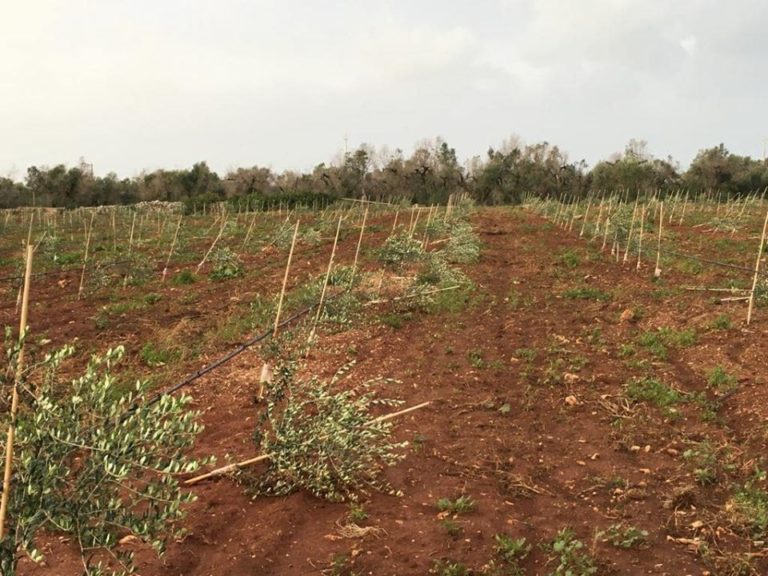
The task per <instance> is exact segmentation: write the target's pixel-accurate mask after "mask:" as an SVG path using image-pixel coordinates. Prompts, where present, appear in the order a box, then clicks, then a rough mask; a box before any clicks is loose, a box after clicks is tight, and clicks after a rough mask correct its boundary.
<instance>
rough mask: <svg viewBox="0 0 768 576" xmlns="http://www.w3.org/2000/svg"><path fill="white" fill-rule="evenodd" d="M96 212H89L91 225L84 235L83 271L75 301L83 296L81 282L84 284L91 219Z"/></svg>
mask: <svg viewBox="0 0 768 576" xmlns="http://www.w3.org/2000/svg"><path fill="white" fill-rule="evenodd" d="M94 216H96V212H91V224H90V226H88V230H87V231H86V234H85V254H83V270H82V271H81V272H80V286H79V287H78V288H77V299H78V300H80V297H81V296H82V295H83V282H85V266H86V265H87V264H88V250H89V249H90V247H91V236H92V235H93V218H94Z"/></svg>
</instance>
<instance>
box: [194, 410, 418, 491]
mask: <svg viewBox="0 0 768 576" xmlns="http://www.w3.org/2000/svg"><path fill="white" fill-rule="evenodd" d="M430 404H431V402H429V401H427V402H422V403H421V404H416V406H411V407H410V408H405V409H403V410H399V411H398V412H392V413H390V414H384V415H383V416H379V417H377V418H374V419H373V420H371V421H370V422H369V424H374V423H376V422H385V421H387V420H392V419H393V418H397V417H398V416H402V415H404V414H408V413H409V412H414V411H415V410H420V409H421V408H424V407H425V406H429V405H430ZM271 457H272V454H262V455H261V456H256V457H255V458H249V459H248V460H243V461H242V462H235V463H234V464H229V465H227V466H222V467H221V468H216V470H211V471H210V472H206V473H205V474H201V475H200V476H195V477H194V478H190V479H189V480H186V481H185V482H184V484H186V485H187V486H191V485H192V484H197V483H198V482H200V481H201V480H205V479H207V478H211V477H213V476H221V475H222V474H226V473H228V472H233V471H235V470H241V469H243V468H246V467H248V466H251V465H253V464H256V463H258V462H262V461H264V460H269V459H270V458H271Z"/></svg>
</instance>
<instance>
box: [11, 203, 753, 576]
mask: <svg viewBox="0 0 768 576" xmlns="http://www.w3.org/2000/svg"><path fill="white" fill-rule="evenodd" d="M473 224H474V226H475V229H476V232H477V233H478V234H479V236H480V238H481V240H482V242H483V251H482V255H481V259H480V261H479V262H478V263H477V264H473V265H468V266H465V267H464V269H465V270H466V272H467V273H468V274H469V276H470V277H471V278H472V280H473V281H474V282H475V284H476V288H475V291H474V293H473V294H472V296H471V297H470V299H469V301H468V302H467V304H466V305H465V306H464V307H462V309H461V310H460V311H458V312H444V313H440V314H426V313H417V314H415V316H414V317H413V318H410V319H409V318H407V317H404V318H403V322H404V323H403V324H402V326H401V327H400V328H393V327H391V326H390V325H385V324H384V323H381V322H380V321H379V316H378V314H383V313H385V312H388V311H390V310H389V309H387V305H383V306H380V307H378V308H379V309H378V310H374V308H376V307H371V308H368V309H367V310H368V311H369V312H368V317H367V318H366V319H365V321H362V322H360V323H358V324H357V325H356V326H355V327H354V328H353V329H350V330H348V331H345V332H342V333H337V334H326V335H323V336H322V337H321V340H320V345H319V347H318V348H317V349H316V350H315V351H314V352H313V353H312V355H311V356H310V358H309V359H308V364H307V371H308V372H311V373H315V374H319V375H321V376H328V375H331V374H333V373H334V372H335V370H336V369H337V368H338V367H339V366H341V365H342V364H344V363H345V362H348V361H349V360H350V359H352V358H354V359H356V360H357V366H356V367H355V369H354V372H353V378H355V379H358V380H363V379H365V378H368V377H371V376H378V375H381V376H387V377H393V378H397V379H398V380H400V381H401V382H402V384H401V385H398V386H397V387H392V388H390V389H388V390H386V391H385V393H386V395H387V396H392V397H397V398H399V399H402V400H404V401H405V404H406V405H413V404H416V403H419V402H423V401H426V400H430V401H432V405H431V406H429V407H428V408H426V409H424V410H421V411H419V412H415V413H413V414H409V415H407V416H404V417H402V418H401V419H399V420H397V421H396V422H395V430H396V434H397V437H398V438H400V439H402V440H408V441H409V442H410V443H411V445H410V447H409V448H408V449H407V456H406V458H405V460H404V461H403V462H401V463H400V464H398V465H397V466H395V467H394V468H392V469H390V470H389V471H388V473H387V478H388V480H389V481H390V482H391V484H392V485H393V486H394V487H395V488H397V489H399V490H402V492H403V496H402V497H395V496H388V495H384V494H380V493H373V494H371V495H370V497H369V498H368V499H367V500H366V501H365V502H364V504H363V506H364V510H365V512H366V513H367V514H368V518H367V519H366V520H365V521H363V522H361V525H363V526H370V527H373V528H375V530H371V531H370V532H369V534H368V535H366V536H364V537H361V538H351V539H350V538H345V537H343V536H342V535H341V534H340V533H339V525H340V524H343V523H344V522H345V521H346V518H347V515H348V512H349V508H348V506H346V505H344V504H332V503H328V502H325V501H321V500H318V499H316V498H313V497H310V496H308V495H307V494H304V493H295V494H292V495H290V496H286V497H279V498H274V497H273V498H269V497H258V498H255V499H252V498H250V497H249V496H248V495H247V494H246V493H245V492H244V490H243V488H242V487H241V486H239V485H238V484H237V483H235V482H234V481H233V480H232V479H230V478H226V477H225V478H220V479H217V480H214V481H209V482H205V483H202V484H200V485H198V486H196V487H195V488H194V489H193V491H194V493H195V495H196V496H197V500H196V501H195V502H194V503H193V504H192V505H190V506H189V508H188V515H187V518H186V520H185V521H184V527H185V528H186V529H187V530H188V535H187V536H186V537H185V538H184V539H183V540H182V541H178V542H171V543H169V547H168V552H167V553H166V555H165V556H164V557H162V558H156V557H155V556H154V555H153V554H152V552H151V551H149V550H147V549H146V548H145V547H144V546H142V545H138V546H136V550H137V557H138V567H139V573H140V574H142V575H143V576H160V575H163V576H177V575H179V576H207V575H251V574H253V575H256V574H260V575H261V574H263V575H286V576H294V575H304V574H339V575H342V574H370V575H376V576H384V575H398V576H405V575H425V574H428V573H430V570H432V569H433V568H434V566H435V565H436V562H437V561H451V562H457V563H458V562H460V563H462V564H464V565H465V566H466V567H467V568H468V569H470V570H472V573H475V574H481V573H483V572H482V568H483V566H485V565H486V564H487V563H488V562H489V561H490V560H492V559H493V558H494V557H495V553H494V546H495V541H494V535H496V534H498V533H502V532H503V533H507V534H509V535H511V536H514V537H520V536H524V537H525V538H526V539H527V541H528V542H529V543H531V544H533V545H534V547H533V549H532V551H531V554H530V555H529V557H528V558H527V559H526V560H525V561H524V562H523V563H522V566H523V568H524V570H525V573H526V574H532V575H533V574H541V575H544V574H549V573H550V572H552V571H553V570H554V569H555V567H556V565H557V563H556V562H555V563H553V561H552V559H551V555H550V554H548V552H547V550H545V547H546V544H547V543H549V542H551V540H552V539H553V537H554V536H555V535H556V533H557V532H558V531H559V530H561V529H562V528H564V527H572V528H573V529H574V530H575V532H576V534H577V536H578V537H579V538H580V539H581V540H582V541H584V542H585V544H586V550H587V551H589V552H590V553H592V554H593V556H594V557H595V559H596V562H597V564H598V566H599V567H600V571H599V574H627V575H635V574H636V575H640V574H655V575H669V576H680V575H686V574H692V575H703V574H708V573H711V574H717V573H722V574H731V573H733V574H736V573H737V572H728V571H725V568H723V566H725V565H726V564H725V563H726V562H735V561H736V560H737V558H736V555H739V554H743V553H747V554H749V553H751V554H754V556H752V557H751V562H752V566H753V569H754V570H755V572H754V573H756V574H767V573H768V561H766V558H765V555H764V552H761V551H760V550H761V549H760V547H759V546H760V545H759V544H750V538H749V536H748V535H747V534H746V533H745V531H744V530H745V528H744V527H743V525H741V524H739V523H738V522H737V521H736V520H735V519H734V517H733V513H732V510H733V507H732V506H730V504H729V503H730V502H731V497H732V494H733V491H734V490H735V489H736V487H737V486H739V485H741V484H742V483H743V482H746V479H747V478H748V476H749V475H750V474H751V473H752V470H753V468H754V465H755V463H756V462H757V461H758V459H759V458H762V457H764V456H765V453H766V450H765V443H766V437H767V435H766V419H767V418H768V390H767V389H766V386H765V368H764V367H765V365H766V363H765V361H766V351H767V349H768V339H766V332H767V331H768V311H767V310H765V309H759V310H758V311H757V314H756V318H755V322H754V323H753V324H752V326H750V327H749V328H747V327H745V326H744V325H743V317H744V313H745V310H744V308H743V306H742V305H741V304H729V305H719V306H718V305H715V304H713V303H712V302H711V300H710V295H707V294H705V293H697V292H680V291H678V290H676V289H675V288H676V287H677V286H680V285H682V284H685V283H688V282H690V278H687V277H685V276H684V275H683V274H681V273H676V272H672V273H670V274H666V273H665V274H664V276H663V278H662V280H661V281H660V282H654V281H652V279H651V278H650V276H651V273H652V270H651V266H652V265H651V264H647V265H646V267H645V269H644V270H643V271H642V272H641V273H639V274H638V273H636V272H635V271H634V266H631V267H629V266H628V267H626V268H625V267H622V266H621V265H620V264H616V263H615V262H612V261H611V258H609V257H608V256H607V255H601V254H599V251H597V250H595V249H594V248H590V245H589V244H588V243H587V242H586V241H584V240H581V239H579V238H578V234H567V233H565V232H563V231H561V230H558V229H555V228H553V227H552V226H551V225H549V224H548V223H546V222H545V221H544V220H542V219H541V218H539V217H538V216H535V215H532V214H529V213H526V212H522V211H513V210H506V209H500V210H482V211H480V212H479V213H478V214H477V215H476V216H475V217H474V221H473ZM353 245H354V239H351V238H350V239H348V241H347V243H346V245H345V248H344V249H343V250H342V252H341V254H340V259H339V262H341V263H345V262H349V261H350V260H351V256H350V255H351V253H352V249H353ZM564 254H566V255H567V257H564ZM316 260H317V261H318V262H316V263H315V264H314V266H315V268H316V270H315V271H319V269H321V268H322V262H321V261H320V257H319V256H318V258H317V259H316ZM574 262H575V265H573V266H571V264H573V263H574ZM304 266H305V270H304V272H307V271H308V268H306V267H307V264H306V263H305V264H304ZM272 276H273V277H272ZM272 276H271V277H272V280H271V281H270V282H271V283H272V284H271V285H274V286H276V285H277V283H278V282H279V274H272ZM579 287H580V288H585V289H587V288H588V289H590V290H591V292H584V293H585V294H592V295H593V296H595V297H596V298H602V296H600V295H601V294H605V295H607V296H606V298H607V299H593V298H587V299H572V298H571V297H569V295H570V296H573V293H571V292H569V290H572V289H574V288H579ZM191 289H193V290H198V289H199V288H198V287H195V286H193V287H192V288H191ZM169 290H170V289H168V288H166V289H164V291H163V295H164V298H166V299H167V300H170V301H171V302H170V303H169V304H168V306H169V310H171V312H169V313H168V314H159V315H158V318H156V319H153V322H163V323H165V324H166V325H167V326H168V327H169V328H173V326H174V325H176V324H178V322H179V321H180V319H181V316H180V315H174V314H173V313H172V311H173V306H174V304H173V298H174V295H173V294H172V293H171V292H170V291H169ZM211 290H215V296H216V297H215V298H214V294H210V297H209V296H208V295H206V294H205V293H203V294H201V296H200V299H199V300H198V301H197V304H196V305H197V306H199V307H206V306H209V305H214V303H215V302H216V301H225V302H226V299H225V298H222V295H224V294H225V291H226V290H233V291H236V293H232V294H231V296H232V297H236V298H238V299H242V300H247V298H248V297H249V294H248V293H246V291H245V288H244V287H243V286H242V285H241V284H238V283H233V284H228V283H222V284H221V285H218V286H215V287H214V288H213V289H211ZM209 298H210V299H209ZM193 307H194V305H193ZM627 310H631V311H633V312H631V313H629V312H627V313H625V311H627ZM188 313H189V312H187V314H188ZM202 313H203V312H201V314H202ZM623 313H624V314H623ZM79 314H84V312H83V311H82V310H81V308H80V307H75V308H73V309H72V310H71V311H70V312H69V315H66V316H64V318H65V319H68V320H66V323H67V325H69V322H73V323H74V325H75V328H74V329H73V332H66V335H65V336H59V335H58V334H54V328H53V327H52V328H51V329H49V330H48V331H47V335H48V337H49V338H54V337H55V338H56V339H57V340H58V339H59V338H62V339H66V338H70V337H71V336H72V335H73V334H76V335H78V336H79V337H80V339H81V340H82V341H86V342H91V343H92V344H93V345H94V346H95V345H96V343H97V341H98V340H99V335H98V334H97V333H94V330H93V329H92V328H88V329H87V330H86V328H85V327H86V325H87V324H88V323H87V322H81V321H79V320H78V315H79ZM622 314H623V320H621V319H620V318H621V317H622ZM721 314H728V315H730V317H731V318H732V320H733V326H732V327H731V328H727V329H723V330H715V329H713V328H712V323H713V320H714V319H715V318H716V317H717V316H719V315H721ZM86 315H87V314H86ZM205 315H206V316H207V315H208V313H207V312H205ZM125 322H126V326H125V327H124V328H123V330H124V331H123V332H121V331H117V332H115V333H114V334H111V335H110V338H109V339H108V340H109V341H113V340H115V339H117V340H119V339H120V337H121V336H130V337H132V338H134V337H136V335H137V334H140V332H141V329H140V326H139V327H132V322H136V321H135V320H132V319H131V317H130V314H128V315H127V317H126V318H125ZM40 324H42V322H40V321H39V320H38V326H39V325H40ZM660 327H669V328H673V329H675V330H684V329H690V328H694V329H695V331H696V336H697V339H696V344H695V345H694V346H690V347H682V346H675V345H670V346H669V347H668V351H667V353H668V356H667V357H666V359H662V358H659V357H655V356H653V355H651V354H650V353H649V352H648V351H647V350H646V349H645V348H644V347H643V346H642V345H640V344H638V342H637V339H638V335H639V334H641V333H643V332H647V331H650V330H655V329H656V328H660ZM101 341H102V342H104V340H101ZM137 342H141V340H140V339H138V340H137ZM194 360H195V359H189V360H188V361H187V364H186V365H188V366H190V367H194V366H195V362H194ZM202 361H204V360H201V361H200V362H202ZM715 366H722V367H723V368H725V369H726V371H727V372H729V373H731V374H734V375H735V376H736V377H737V379H738V388H737V389H736V392H735V393H734V394H732V395H730V396H728V397H727V398H724V399H722V402H719V409H718V411H717V414H716V416H715V417H711V418H703V417H702V406H703V405H704V403H703V402H702V401H701V400H702V399H704V400H710V401H712V402H715V401H717V400H718V397H717V395H716V392H714V391H713V390H711V389H710V388H709V387H708V385H707V375H708V374H709V372H710V371H711V370H712V369H713V368H714V367H715ZM198 367H199V364H198ZM260 368H261V359H260V357H259V355H258V351H255V350H254V351H249V352H247V353H245V354H243V355H242V356H240V357H238V359H237V360H235V361H233V362H232V363H231V364H229V365H227V366H226V367H225V368H222V369H221V370H219V371H217V372H215V373H213V374H211V375H210V376H208V377H205V378H204V379H201V380H199V381H198V382H196V383H195V384H194V385H192V386H191V387H190V388H189V390H188V393H189V394H191V395H192V396H193V398H194V405H195V407H196V408H197V409H199V410H201V411H202V412H203V416H202V420H203V422H204V424H205V426H206V429H205V431H204V433H203V434H202V435H201V437H200V439H199V442H198V445H197V447H196V449H195V452H196V453H197V454H214V455H216V456H217V457H218V459H219V462H220V463H222V462H226V461H227V460H226V458H225V455H226V454H229V455H232V456H234V457H239V456H250V455H253V454H255V453H256V447H255V445H254V444H253V441H252V432H253V428H254V425H255V420H256V418H257V416H258V414H259V407H258V406H257V405H256V404H254V401H253V398H254V394H255V390H256V387H257V385H258V384H257V382H258V374H259V370H260ZM644 376H653V377H654V378H656V379H658V380H661V381H663V382H664V383H666V384H667V385H668V386H669V387H671V388H674V389H676V390H678V391H679V392H680V393H681V394H682V395H684V396H683V397H684V399H685V400H684V401H681V402H679V403H678V404H676V405H675V406H674V408H673V411H670V410H664V409H662V408H659V407H657V406H655V405H653V403H651V402H642V401H631V400H628V399H627V397H626V389H625V385H626V383H627V382H628V381H630V380H631V379H633V378H636V377H644ZM694 394H700V395H699V396H696V398H698V399H699V401H694V396H693V395H694ZM705 439H707V440H709V442H710V443H711V445H713V446H715V447H717V448H718V449H719V450H720V452H719V453H720V454H726V453H727V454H729V456H728V458H729V459H728V463H729V464H732V466H730V467H727V469H725V468H726V467H725V466H723V467H722V468H723V469H720V468H718V469H717V471H716V472H715V481H714V482H712V483H710V484H708V485H702V484H701V483H697V481H696V477H695V476H694V470H695V466H693V465H692V463H691V461H690V457H689V458H686V457H684V453H685V452H686V450H688V449H690V448H691V447H695V446H697V445H699V444H696V443H700V442H702V441H704V440H705ZM723 458H724V459H725V456H723ZM254 472H255V473H258V470H255V471H254ZM762 488H763V489H765V488H766V487H765V484H764V483H763V484H762ZM459 495H467V496H469V497H471V498H472V500H474V502H475V504H476V505H475V508H474V510H472V511H470V512H467V513H464V514H460V515H458V516H457V517H456V518H453V519H452V522H453V525H449V524H446V523H445V522H442V520H444V515H443V514H441V513H440V512H439V511H438V510H437V508H436V503H437V501H438V499H440V498H452V499H453V498H456V497H457V496H459ZM618 523H623V524H624V525H625V526H630V525H632V526H636V527H638V528H640V529H642V530H646V531H647V532H648V533H649V536H648V538H647V542H646V543H645V544H644V545H643V546H641V547H639V548H638V547H633V548H629V549H622V548H618V547H615V546H612V545H611V544H610V543H609V542H605V541H604V540H605V538H603V537H599V535H598V532H599V531H602V530H605V529H606V528H608V527H609V526H611V525H614V524H618ZM448 527H450V529H447V528H448ZM701 542H706V543H707V545H708V547H709V550H710V555H709V557H708V558H705V557H704V555H703V554H697V553H696V548H698V545H697V543H701ZM762 546H763V549H764V546H765V544H764V543H763V544H762ZM43 552H44V553H45V554H46V564H45V566H34V565H33V564H32V563H31V562H29V561H28V560H26V559H25V560H22V563H21V567H20V573H21V574H22V575H26V576H38V575H43V574H55V575H57V576H75V575H77V574H79V573H80V572H81V567H80V564H79V562H78V561H77V559H76V556H75V554H74V551H73V550H72V549H71V543H68V542H67V541H61V540H60V539H57V538H56V537H52V538H51V539H49V540H47V541H46V543H45V546H44V550H43ZM761 553H762V554H763V556H762V557H761V556H760V554H761ZM334 557H335V558H336V559H337V561H336V567H332V561H333V558H334ZM342 557H343V558H345V560H344V561H343V562H342V561H341V560H340V559H341V558H342ZM718 558H719V560H718ZM715 562H719V564H718V565H717V566H716V565H715ZM744 573H745V574H747V573H748V572H744Z"/></svg>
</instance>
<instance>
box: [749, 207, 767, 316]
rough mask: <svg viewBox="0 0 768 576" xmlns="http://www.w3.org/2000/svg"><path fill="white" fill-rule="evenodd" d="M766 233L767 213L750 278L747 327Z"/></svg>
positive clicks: (753, 302) (753, 301)
mask: <svg viewBox="0 0 768 576" xmlns="http://www.w3.org/2000/svg"><path fill="white" fill-rule="evenodd" d="M766 233H768V213H766V214H765V223H764V224H763V234H762V236H760V246H759V247H758V249H757V261H756V262H755V275H754V277H753V278H752V291H751V292H750V293H749V306H748V307H747V326H749V323H750V322H751V321H752V308H753V306H754V304H755V290H756V289H757V279H758V277H759V275H760V260H761V259H762V258H763V250H764V248H765V236H766Z"/></svg>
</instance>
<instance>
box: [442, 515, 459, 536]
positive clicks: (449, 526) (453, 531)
mask: <svg viewBox="0 0 768 576" xmlns="http://www.w3.org/2000/svg"><path fill="white" fill-rule="evenodd" d="M440 526H441V527H442V529H443V530H445V531H446V533H447V534H448V535H449V536H450V537H451V538H454V539H455V538H458V537H459V536H461V533H462V532H463V531H464V528H462V527H461V524H459V523H458V522H456V521H454V520H451V519H450V518H443V519H442V520H440Z"/></svg>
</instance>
